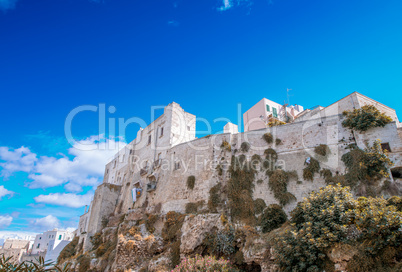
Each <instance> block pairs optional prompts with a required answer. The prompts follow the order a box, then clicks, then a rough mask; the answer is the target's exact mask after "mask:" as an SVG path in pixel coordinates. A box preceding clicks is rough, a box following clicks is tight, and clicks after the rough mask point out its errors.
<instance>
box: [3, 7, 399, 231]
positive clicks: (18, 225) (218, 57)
mask: <svg viewBox="0 0 402 272" xmlns="http://www.w3.org/2000/svg"><path fill="white" fill-rule="evenodd" d="M401 12H402V2H401V1H399V0H386V1H378V0H377V1H374V0H365V1H322V0H308V1H295V0H232V1H230V0H203V1H190V0H177V1H175V0H164V1H135V0H104V1H90V0H58V1H55V0H42V1H28V0H18V1H16V0H0V92H1V99H0V116H1V117H0V125H1V133H0V170H1V177H0V196H1V199H0V231H3V232H38V231H43V230H46V229H47V228H49V226H52V227H53V226H57V227H64V228H65V227H76V224H77V220H78V217H79V215H80V214H82V212H83V210H84V208H83V205H85V203H88V202H89V200H90V198H91V194H92V193H93V190H94V188H95V187H96V185H97V184H98V183H99V182H100V181H101V178H102V173H103V164H104V162H105V161H107V160H108V158H110V156H112V154H113V152H114V150H109V151H108V152H103V153H102V152H86V153H83V152H78V151H77V150H76V149H74V147H73V146H71V144H69V143H68V142H67V140H66V137H65V134H64V123H65V119H66V117H67V115H68V114H69V112H70V111H72V110H73V109H75V108H76V107H78V106H82V105H93V106H99V105H100V104H105V106H106V108H108V107H109V106H114V107H115V108H116V111H115V112H114V113H109V112H107V115H106V117H107V118H124V119H125V120H127V119H128V118H131V117H141V118H143V119H144V120H145V121H146V122H149V121H150V107H151V106H159V105H167V104H168V103H170V102H171V101H175V102H177V103H179V104H180V105H181V106H182V107H183V108H184V109H185V110H186V111H189V112H191V113H193V114H195V115H197V116H198V117H203V118H206V119H208V120H210V121H211V122H212V121H213V120H214V119H215V118H218V117H226V118H229V119H231V120H232V121H233V122H238V121H237V105H238V104H239V103H241V106H242V109H243V110H242V111H243V112H244V111H245V110H246V109H248V108H249V107H250V106H252V105H253V104H255V103H256V102H258V101H259V100H260V99H261V98H263V97H266V98H268V99H271V100H274V101H277V102H279V103H282V102H283V101H284V100H285V99H286V89H287V88H291V89H292V91H291V95H292V96H291V97H290V102H291V103H292V104H294V103H296V104H301V105H303V106H304V107H306V108H310V107H313V106H316V105H322V106H326V105H328V104H331V103H332V102H334V101H336V100H338V99H340V98H342V97H343V96H345V95H347V94H349V93H351V92H353V91H359V92H361V93H363V94H365V95H367V96H369V97H371V98H373V99H376V100H378V101H380V102H382V103H384V104H386V105H388V106H390V107H392V108H394V109H396V111H397V113H400V112H402V105H401V103H400V101H401V98H402V95H401V94H402V76H401V74H402V69H401V63H402V53H401V48H402V31H401V29H402V17H401V16H400V14H401ZM223 125H224V124H223V123H222V122H220V123H219V122H218V123H213V126H212V130H213V131H212V132H219V131H221V130H222V126H223ZM107 128H109V127H108V126H107ZM198 128H199V129H202V130H203V129H205V127H204V126H203V125H202V124H199V126H198ZM137 130H138V125H131V126H129V127H128V129H127V131H126V134H125V135H119V136H124V138H125V139H126V140H127V141H131V140H133V139H134V137H135V133H136V131H137ZM72 132H73V136H74V138H75V139H77V140H81V141H86V143H90V144H93V145H96V144H97V143H98V142H99V139H98V138H97V137H96V136H97V135H99V134H100V131H99V129H98V117H97V113H94V112H85V113H81V114H80V115H79V117H77V118H75V119H74V122H73V126H72ZM208 134H209V133H208ZM106 135H107V133H106ZM202 135H203V134H201V133H199V134H198V136H202ZM120 140H121V138H112V139H109V138H101V139H100V142H105V141H107V142H108V143H114V142H119V141H120ZM0 236H1V235H0ZM0 238H1V237H0Z"/></svg>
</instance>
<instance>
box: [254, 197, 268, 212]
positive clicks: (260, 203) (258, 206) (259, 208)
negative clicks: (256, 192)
mask: <svg viewBox="0 0 402 272" xmlns="http://www.w3.org/2000/svg"><path fill="white" fill-rule="evenodd" d="M265 207H267V204H266V203H265V201H264V199H261V198H257V199H256V200H254V211H255V214H260V213H262V212H263V211H264V209H265Z"/></svg>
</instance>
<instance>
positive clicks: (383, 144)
mask: <svg viewBox="0 0 402 272" xmlns="http://www.w3.org/2000/svg"><path fill="white" fill-rule="evenodd" d="M381 148H382V150H384V151H385V150H387V151H388V152H392V151H391V147H390V146H389V143H382V144H381Z"/></svg>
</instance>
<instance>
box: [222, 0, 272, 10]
mask: <svg viewBox="0 0 402 272" xmlns="http://www.w3.org/2000/svg"><path fill="white" fill-rule="evenodd" d="M221 1H222V6H220V7H219V8H218V10H220V11H225V10H228V9H231V8H233V7H235V6H243V5H245V6H248V7H250V6H251V5H252V4H253V1H251V0H221ZM270 2H271V0H270Z"/></svg>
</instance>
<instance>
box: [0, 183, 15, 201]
mask: <svg viewBox="0 0 402 272" xmlns="http://www.w3.org/2000/svg"><path fill="white" fill-rule="evenodd" d="M6 195H9V196H10V197H12V196H13V195H14V192H12V191H9V190H7V189H6V188H4V186H3V185H0V200H1V199H2V198H3V196H6Z"/></svg>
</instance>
